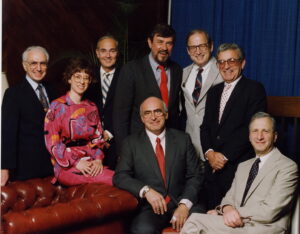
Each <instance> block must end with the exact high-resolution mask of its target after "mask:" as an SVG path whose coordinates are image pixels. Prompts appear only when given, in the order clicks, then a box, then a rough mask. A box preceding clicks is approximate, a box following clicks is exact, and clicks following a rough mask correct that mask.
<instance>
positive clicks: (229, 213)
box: [223, 205, 244, 228]
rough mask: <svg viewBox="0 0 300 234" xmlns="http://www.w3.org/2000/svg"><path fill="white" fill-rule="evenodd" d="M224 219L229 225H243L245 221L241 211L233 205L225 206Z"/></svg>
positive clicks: (233, 226)
mask: <svg viewBox="0 0 300 234" xmlns="http://www.w3.org/2000/svg"><path fill="white" fill-rule="evenodd" d="M223 220H224V224H225V225H226V226H228V227H232V228H235V227H243V226H244V222H243V219H242V217H241V216H240V213H239V212H238V211H237V210H236V209H235V208H234V207H233V206H230V205H228V206H225V207H224V208H223Z"/></svg>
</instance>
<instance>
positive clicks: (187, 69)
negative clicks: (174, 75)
mask: <svg viewBox="0 0 300 234" xmlns="http://www.w3.org/2000/svg"><path fill="white" fill-rule="evenodd" d="M192 68H193V64H191V65H190V66H188V67H187V68H186V70H185V71H184V73H183V77H182V85H181V88H182V90H183V92H184V95H185V97H186V98H187V100H188V101H189V102H190V104H191V105H192V106H194V101H193V98H192V96H191V95H190V94H189V92H188V90H187V89H186V87H185V84H186V82H187V79H188V77H189V75H190V73H191V71H192Z"/></svg>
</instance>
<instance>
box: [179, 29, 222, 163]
mask: <svg viewBox="0 0 300 234" xmlns="http://www.w3.org/2000/svg"><path fill="white" fill-rule="evenodd" d="M186 46H187V52H188V54H189V56H190V58H191V60H192V61H193V63H192V64H191V65H189V66H187V67H186V68H184V69H183V77H182V85H181V87H182V90H183V94H184V99H185V110H186V113H187V121H186V129H185V131H186V132H187V133H189V134H190V136H191V139H192V142H193V145H194V147H195V149H196V152H197V155H198V156H199V157H200V158H201V159H202V160H203V161H205V158H204V155H203V152H202V147H201V140H200V126H201V124H202V121H203V116H204V111H205V103H206V96H207V95H206V94H207V92H208V90H209V89H210V88H211V87H213V86H215V85H216V84H219V83H221V82H222V81H223V79H222V77H221V75H220V73H219V70H218V68H217V60H216V59H215V58H214V57H212V55H211V53H212V51H213V42H212V40H211V38H210V37H209V35H208V34H207V32H205V31H203V30H201V29H195V30H192V31H191V32H189V34H188V35H187V37H186Z"/></svg>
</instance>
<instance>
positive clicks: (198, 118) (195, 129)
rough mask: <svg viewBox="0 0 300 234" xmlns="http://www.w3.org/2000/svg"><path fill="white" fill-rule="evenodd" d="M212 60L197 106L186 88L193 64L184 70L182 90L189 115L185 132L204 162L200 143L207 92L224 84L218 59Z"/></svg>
mask: <svg viewBox="0 0 300 234" xmlns="http://www.w3.org/2000/svg"><path fill="white" fill-rule="evenodd" d="M211 60H212V61H211V62H212V64H211V68H210V70H209V73H208V77H207V80H206V81H205V83H204V85H203V86H202V88H201V93H200V97H199V100H198V103H197V105H196V106H195V105H194V102H193V97H192V95H191V94H190V93H189V92H188V90H187V89H186V88H185V83H186V82H187V79H188V77H189V75H190V73H191V71H192V68H193V65H194V64H191V65H189V66H187V67H186V68H184V69H183V76H182V84H181V88H182V91H183V94H184V100H185V110H186V114H187V121H186V129H185V131H186V132H187V133H189V134H190V136H191V139H192V142H193V145H194V147H195V149H196V152H197V155H198V156H199V157H200V158H201V159H202V160H203V161H204V160H205V159H204V156H203V152H202V147H201V143H200V142H201V140H200V126H201V124H202V121H203V117H204V112H205V103H206V97H207V92H208V90H209V89H210V88H211V87H213V86H215V85H216V84H219V83H221V82H223V79H222V77H221V75H220V73H219V70H218V68H217V65H216V59H215V58H213V57H212V58H211Z"/></svg>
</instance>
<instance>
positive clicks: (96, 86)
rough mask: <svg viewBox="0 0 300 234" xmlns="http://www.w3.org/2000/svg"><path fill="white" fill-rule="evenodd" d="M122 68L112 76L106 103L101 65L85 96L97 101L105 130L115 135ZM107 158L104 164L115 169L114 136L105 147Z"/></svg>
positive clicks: (96, 70) (117, 68) (117, 69)
mask: <svg viewBox="0 0 300 234" xmlns="http://www.w3.org/2000/svg"><path fill="white" fill-rule="evenodd" d="M119 73H120V68H119V67H116V70H115V72H114V76H113V78H112V81H111V84H110V86H109V90H108V92H107V97H106V100H105V104H104V105H103V102H102V84H101V77H100V76H101V75H100V67H97V68H96V69H95V73H94V75H95V80H96V82H94V83H92V84H91V86H90V87H89V89H88V90H87V92H86V93H85V97H86V98H87V99H89V100H91V101H92V102H94V103H96V105H97V107H98V110H99V115H100V119H101V122H102V125H103V129H104V130H108V131H109V132H111V133H112V134H113V135H115V134H114V128H113V103H114V99H115V97H116V96H117V95H116V86H117V81H118V78H119ZM104 153H105V158H104V164H105V165H107V166H109V168H110V169H112V170H114V169H115V167H116V164H117V155H116V148H115V139H114V138H113V139H112V140H111V141H110V147H109V148H108V149H104Z"/></svg>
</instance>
